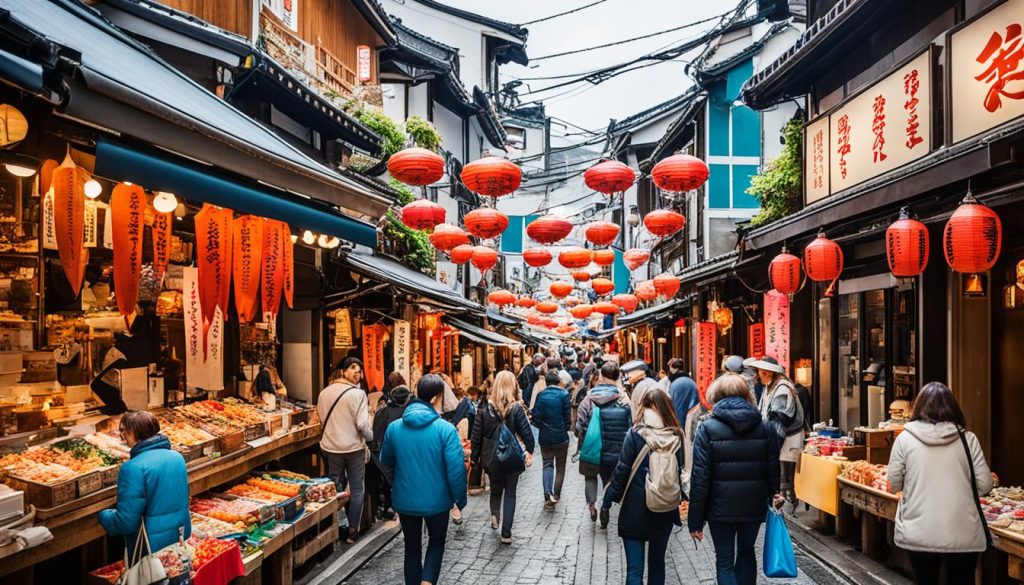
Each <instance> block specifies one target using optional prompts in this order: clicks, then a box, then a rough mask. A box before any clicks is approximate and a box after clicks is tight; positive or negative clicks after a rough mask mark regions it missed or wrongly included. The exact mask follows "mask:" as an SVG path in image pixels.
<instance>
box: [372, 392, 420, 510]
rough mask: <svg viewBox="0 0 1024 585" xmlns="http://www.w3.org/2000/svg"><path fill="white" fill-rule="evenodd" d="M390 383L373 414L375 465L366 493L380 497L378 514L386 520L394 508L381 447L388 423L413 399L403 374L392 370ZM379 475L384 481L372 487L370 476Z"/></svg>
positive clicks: (373, 459)
mask: <svg viewBox="0 0 1024 585" xmlns="http://www.w3.org/2000/svg"><path fill="white" fill-rule="evenodd" d="M388 385H390V386H391V390H389V391H388V393H387V396H385V397H384V399H383V400H381V404H380V408H379V409H378V410H377V412H376V414H374V415H373V440H372V441H370V463H371V464H372V465H373V469H374V473H369V472H368V473H367V474H366V477H367V488H366V493H367V494H370V495H371V497H373V496H374V495H376V496H377V497H379V500H380V501H379V502H377V503H376V504H377V505H376V510H377V515H378V516H379V517H380V518H383V519H385V520H390V519H392V518H393V516H394V510H393V509H392V505H391V482H389V481H387V478H386V476H385V474H384V466H383V464H382V463H381V461H380V447H381V443H382V442H383V441H384V431H386V430H387V428H388V425H390V424H391V423H393V422H394V421H396V420H399V419H400V418H402V414H403V413H404V412H405V407H406V406H408V405H409V401H410V400H412V391H411V390H409V387H408V386H406V385H405V378H404V377H403V376H402V374H400V373H398V372H392V373H391V374H390V375H389V376H388ZM377 475H379V476H380V477H381V478H383V480H384V481H381V482H380V485H378V486H375V487H374V488H371V487H370V478H371V477H374V476H377ZM375 490H376V491H375Z"/></svg>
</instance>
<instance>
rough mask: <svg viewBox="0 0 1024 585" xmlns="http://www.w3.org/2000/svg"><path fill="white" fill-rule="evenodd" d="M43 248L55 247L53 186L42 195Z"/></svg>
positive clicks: (55, 227) (55, 228)
mask: <svg viewBox="0 0 1024 585" xmlns="http://www.w3.org/2000/svg"><path fill="white" fill-rule="evenodd" d="M107 229H108V230H109V229H110V221H109V219H108V220H107ZM43 248H44V249H46V250H56V249H57V226H56V225H54V219H53V188H52V187H51V188H50V190H49V191H47V192H46V195H44V196H43Z"/></svg>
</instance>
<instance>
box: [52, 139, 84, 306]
mask: <svg viewBox="0 0 1024 585" xmlns="http://www.w3.org/2000/svg"><path fill="white" fill-rule="evenodd" d="M86 176H87V173H86V172H85V170H84V169H80V168H78V167H77V166H75V163H74V162H72V160H71V157H70V156H68V157H67V158H65V159H64V162H63V163H61V165H60V167H58V168H57V170H55V171H53V220H54V227H55V228H56V232H57V251H58V252H59V253H60V264H61V266H62V267H63V268H64V274H65V275H66V276H67V277H68V282H69V283H70V284H71V291H72V292H74V293H75V296H76V297H77V296H78V293H79V292H81V290H82V278H83V277H84V276H85V270H84V268H85V262H84V260H85V257H86V256H85V254H86V252H85V246H84V244H85V190H84V189H85V181H86Z"/></svg>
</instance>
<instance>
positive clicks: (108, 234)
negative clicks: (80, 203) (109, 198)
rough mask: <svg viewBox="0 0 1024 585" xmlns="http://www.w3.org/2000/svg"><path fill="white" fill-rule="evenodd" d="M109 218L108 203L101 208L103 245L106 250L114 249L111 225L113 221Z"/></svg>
mask: <svg viewBox="0 0 1024 585" xmlns="http://www.w3.org/2000/svg"><path fill="white" fill-rule="evenodd" d="M110 218H111V215H110V206H109V205H108V206H106V207H105V208H104V209H103V247H104V248H106V249H107V250H113V249H114V230H113V229H112V227H111V226H112V225H113V224H114V221H113V220H112V219H110Z"/></svg>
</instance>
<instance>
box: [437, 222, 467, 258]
mask: <svg viewBox="0 0 1024 585" xmlns="http://www.w3.org/2000/svg"><path fill="white" fill-rule="evenodd" d="M429 239H430V243H431V245H433V246H434V247H435V248H437V249H438V250H441V251H442V252H447V251H449V250H451V249H452V248H454V247H455V246H461V245H462V244H468V243H469V236H468V235H466V232H465V231H463V229H462V228H460V227H458V226H454V225H451V224H448V223H442V224H439V225H436V226H434V231H433V232H431V234H430V238H429Z"/></svg>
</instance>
